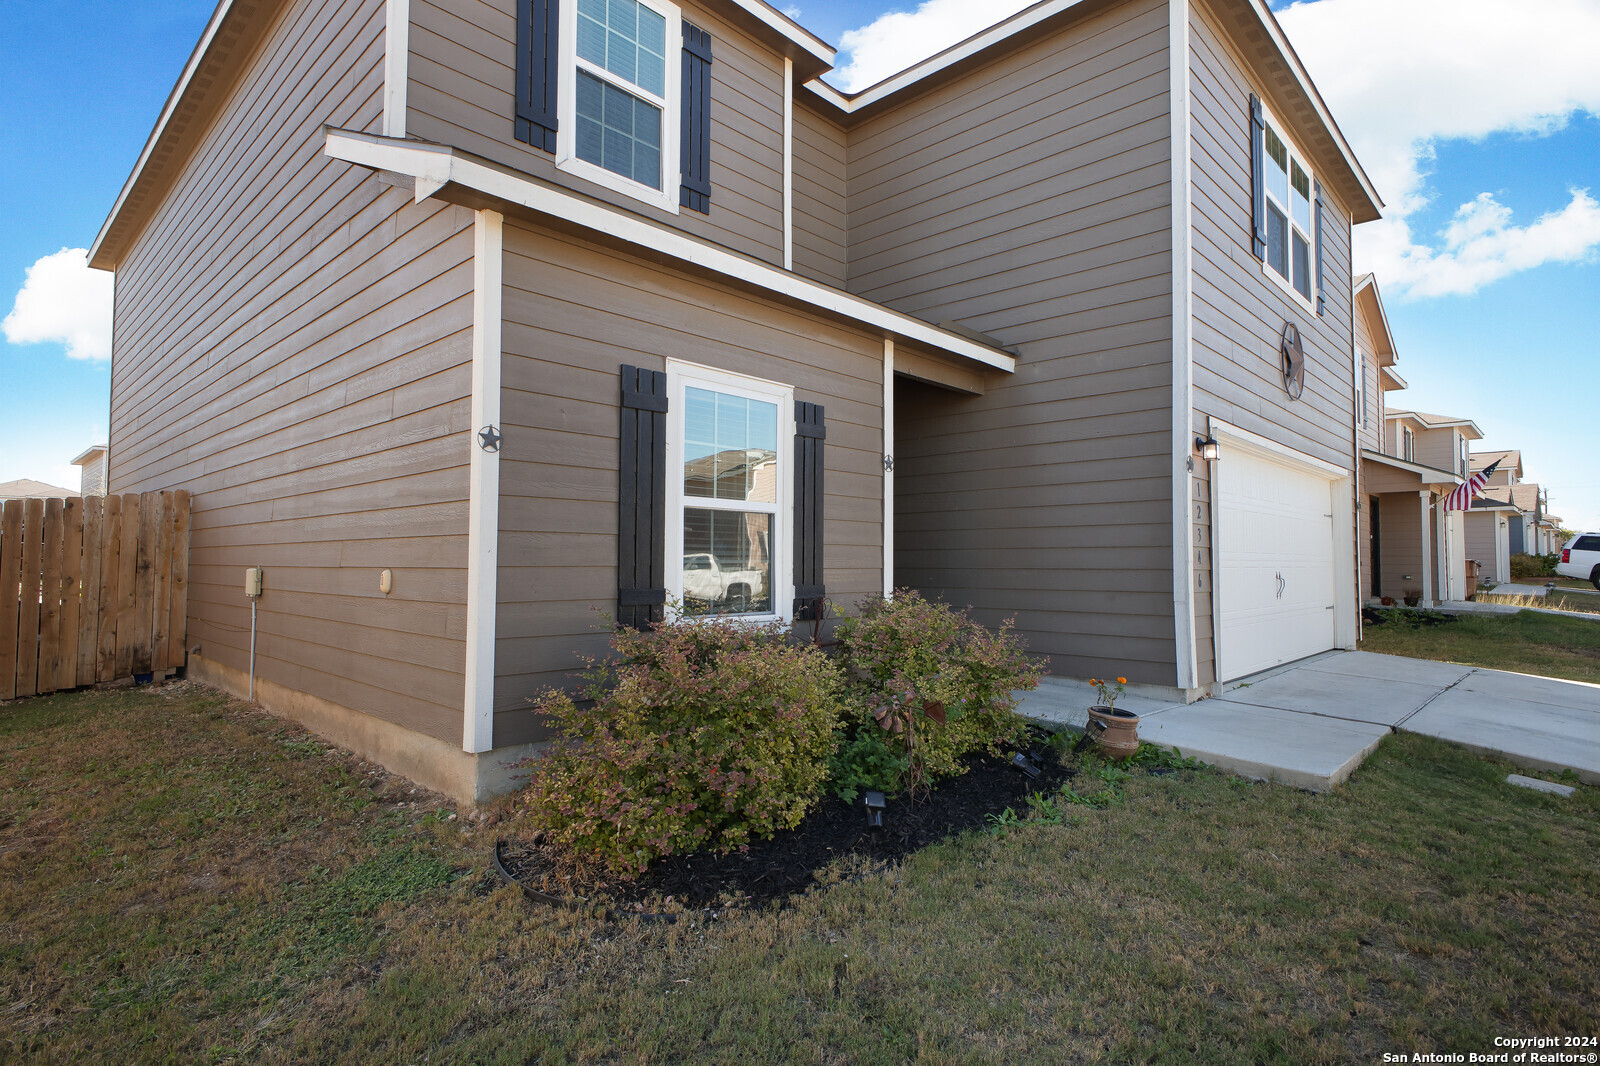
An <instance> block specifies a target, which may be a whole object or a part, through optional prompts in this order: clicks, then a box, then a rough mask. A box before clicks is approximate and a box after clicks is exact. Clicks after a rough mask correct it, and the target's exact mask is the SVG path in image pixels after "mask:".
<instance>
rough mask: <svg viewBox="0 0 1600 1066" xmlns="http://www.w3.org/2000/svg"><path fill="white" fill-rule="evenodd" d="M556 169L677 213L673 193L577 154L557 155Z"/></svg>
mask: <svg viewBox="0 0 1600 1066" xmlns="http://www.w3.org/2000/svg"><path fill="white" fill-rule="evenodd" d="M556 169H557V170H561V171H565V172H566V173H568V174H571V175H572V176H573V177H576V178H582V179H583V180H585V181H589V182H593V183H594V184H596V185H600V186H603V187H604V188H607V189H610V190H611V191H612V192H618V193H621V194H622V195H624V196H628V197H632V198H633V199H635V200H638V201H640V202H642V203H645V204H649V205H650V206H651V207H655V208H659V209H660V210H662V211H665V212H667V213H668V214H669V215H676V214H677V213H678V198H677V197H676V196H675V195H671V194H669V193H667V192H666V191H664V190H662V189H652V188H651V187H650V186H648V185H641V184H639V183H638V182H636V181H634V180H633V179H631V178H625V177H623V176H622V175H621V174H613V173H612V172H611V171H609V170H607V169H606V168H605V167H601V166H596V165H595V164H593V163H591V162H589V161H588V160H585V159H579V158H578V157H577V156H574V155H569V156H561V157H557V159H556Z"/></svg>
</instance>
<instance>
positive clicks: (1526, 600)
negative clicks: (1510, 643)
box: [1478, 589, 1600, 614]
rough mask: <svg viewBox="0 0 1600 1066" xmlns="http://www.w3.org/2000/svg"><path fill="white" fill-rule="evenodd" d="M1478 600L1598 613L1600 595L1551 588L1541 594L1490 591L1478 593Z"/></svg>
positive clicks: (1514, 605) (1516, 605)
mask: <svg viewBox="0 0 1600 1066" xmlns="http://www.w3.org/2000/svg"><path fill="white" fill-rule="evenodd" d="M1478 602H1479V603H1504V604H1510V605H1511V606H1513V607H1534V608H1538V609H1540V610H1545V611H1572V612H1574V613H1576V614H1600V595H1597V594H1594V593H1590V594H1589V595H1585V594H1583V593H1581V592H1564V591H1562V590H1560V589H1552V590H1550V591H1549V592H1548V593H1546V594H1545V595H1543V596H1496V595H1495V594H1494V593H1492V592H1485V593H1480V594H1479V595H1478Z"/></svg>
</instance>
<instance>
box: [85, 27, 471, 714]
mask: <svg viewBox="0 0 1600 1066" xmlns="http://www.w3.org/2000/svg"><path fill="white" fill-rule="evenodd" d="M383 30H384V5H383V4H382V3H381V2H378V0H362V2H359V3H349V2H339V0H299V2H295V3H291V4H290V5H289V6H288V8H287V10H286V11H285V13H284V14H283V16H282V17H281V19H280V20H279V22H278V23H277V25H276V26H275V27H274V28H273V30H272V31H271V32H270V34H269V36H268V39H267V40H266V41H265V42H264V43H263V44H262V46H261V48H260V49H259V50H258V52H257V53H256V55H255V56H254V58H253V59H252V60H251V62H250V65H249V67H248V69H246V70H245V71H244V73H243V74H242V76H241V80H240V82H239V84H238V85H237V87H236V88H235V89H234V91H233V94H232V96H231V97H230V99H229V101H228V103H227V104H226V106H225V107H224V109H223V111H222V112H221V114H220V115H219V117H218V120H217V122H216V123H215V125H214V126H213V128H212V129H211V130H210V132H209V133H208V134H207V136H206V138H205V139H204V140H203V141H202V143H201V144H200V145H199V146H198V148H197V149H196V152H195V154H194V156H193V157H192V158H191V159H190V160H189V161H188V163H187V165H186V166H185V168H184V170H183V172H182V173H181V175H180V176H179V178H178V179H177V181H176V183H175V185H174V186H173V188H172V190H171V192H170V193H169V195H168V196H167V197H166V199H165V201H164V202H163V204H162V206H161V207H160V208H159V209H158V210H157V212H156V213H155V215H154V216H153V217H152V219H151V222H150V224H149V226H148V227H147V229H146V230H145V232H144V233H143V234H142V235H141V236H140V237H139V239H138V240H137V241H136V242H135V244H134V245H133V247H132V248H131V249H130V251H129V254H128V255H127V256H126V258H125V259H124V262H123V263H122V264H121V266H120V267H119V269H118V272H117V287H116V303H117V307H116V340H115V352H114V359H113V369H112V381H113V384H112V411H111V478H112V486H113V488H112V491H114V492H119V493H120V492H130V491H147V490H152V489H166V488H179V487H181V488H187V489H189V490H190V491H191V492H192V493H193V500H194V513H193V531H192V546H191V555H190V560H191V566H190V574H191V583H190V591H189V605H190V613H191V620H190V626H189V632H190V638H189V639H190V642H191V644H192V645H198V646H199V647H200V648H201V653H202V654H203V655H204V656H205V658H207V659H209V660H212V661H215V662H218V663H222V664H224V665H227V666H230V667H233V668H235V669H238V670H245V669H247V668H248V665H249V646H250V635H249V625H250V604H249V601H248V600H247V599H246V598H245V597H244V595H243V592H242V582H243V576H244V575H243V571H244V569H245V568H246V567H249V566H261V567H263V568H264V570H265V580H264V585H265V591H264V595H263V596H262V598H261V600H260V604H259V615H258V619H257V625H258V633H257V649H256V671H257V673H258V675H260V676H261V677H262V678H264V679H266V680H270V681H274V682H276V683H278V684H281V685H284V686H287V687H289V688H291V689H296V690H299V691H303V692H306V693H309V694H311V695H314V696H317V697H319V698H321V699H325V700H329V701H332V702H334V703H337V704H340V705H343V706H345V707H349V708H352V709H354V710H357V711H362V712H365V713H368V714H371V715H374V716H376V717H379V718H382V719H384V720H386V721H389V722H393V723H395V724H398V725H401V726H405V727H407V728H410V729H414V730H417V731H420V732H423V733H426V734H428V735H430V736H433V737H437V738H440V739H442V740H445V741H449V742H452V743H459V742H460V739H461V720H462V719H461V700H462V691H463V689H462V686H463V676H462V667H463V662H464V655H465V633H466V622H465V600H466V591H465V584H466V529H467V514H466V512H467V506H466V500H467V459H468V454H469V453H468V451H467V447H468V441H467V436H468V432H469V430H470V425H469V420H470V410H469V406H470V405H469V393H470V388H471V383H470V366H469V364H470V359H471V315H472V265H471V258H472V232H471V227H472V215H471V212H469V211H466V210H464V209H462V208H459V207H451V206H447V205H441V204H438V203H429V204H426V205H421V206H418V205H413V204H412V203H411V202H410V197H409V196H407V195H405V194H403V193H401V192H399V191H397V190H394V189H391V188H388V187H387V186H384V185H382V184H381V183H379V182H378V181H377V180H376V178H375V177H374V176H373V175H371V174H370V173H368V172H366V171H363V170H359V169H356V168H352V167H350V166H348V165H347V164H344V163H340V162H336V161H332V160H328V159H326V158H325V157H324V156H323V155H322V151H321V147H322V137H321V129H322V127H323V125H324V124H328V125H333V126H340V127H345V128H353V129H366V130H373V129H377V128H378V126H379V124H380V121H381V117H382V83H383ZM384 569H390V570H392V571H393V573H394V589H393V592H392V593H391V594H390V595H388V596H384V595H383V594H382V593H381V592H380V591H379V588H378V577H379V573H380V572H381V571H382V570H384Z"/></svg>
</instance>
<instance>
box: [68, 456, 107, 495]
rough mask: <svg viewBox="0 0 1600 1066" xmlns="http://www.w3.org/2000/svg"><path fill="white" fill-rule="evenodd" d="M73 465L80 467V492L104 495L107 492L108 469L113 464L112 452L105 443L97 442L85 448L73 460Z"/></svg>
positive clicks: (81, 493) (80, 493)
mask: <svg viewBox="0 0 1600 1066" xmlns="http://www.w3.org/2000/svg"><path fill="white" fill-rule="evenodd" d="M72 465H73V466H76V467H78V468H80V471H81V472H80V481H79V483H78V493H79V495H81V496H104V495H105V494H106V471H107V470H108V469H109V468H110V465H111V453H110V451H108V450H107V448H106V446H105V445H104V444H96V445H94V446H92V447H90V448H87V449H85V450H84V452H83V454H82V455H80V456H78V457H77V458H76V459H74V460H72Z"/></svg>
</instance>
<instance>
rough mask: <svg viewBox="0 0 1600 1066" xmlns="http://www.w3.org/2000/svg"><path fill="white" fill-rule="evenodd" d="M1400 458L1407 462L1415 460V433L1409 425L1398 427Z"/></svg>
mask: <svg viewBox="0 0 1600 1066" xmlns="http://www.w3.org/2000/svg"><path fill="white" fill-rule="evenodd" d="M1400 458H1402V459H1404V460H1405V461H1406V462H1408V463H1414V462H1416V461H1417V435H1416V434H1415V433H1413V432H1411V427H1410V426H1401V427H1400Z"/></svg>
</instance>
